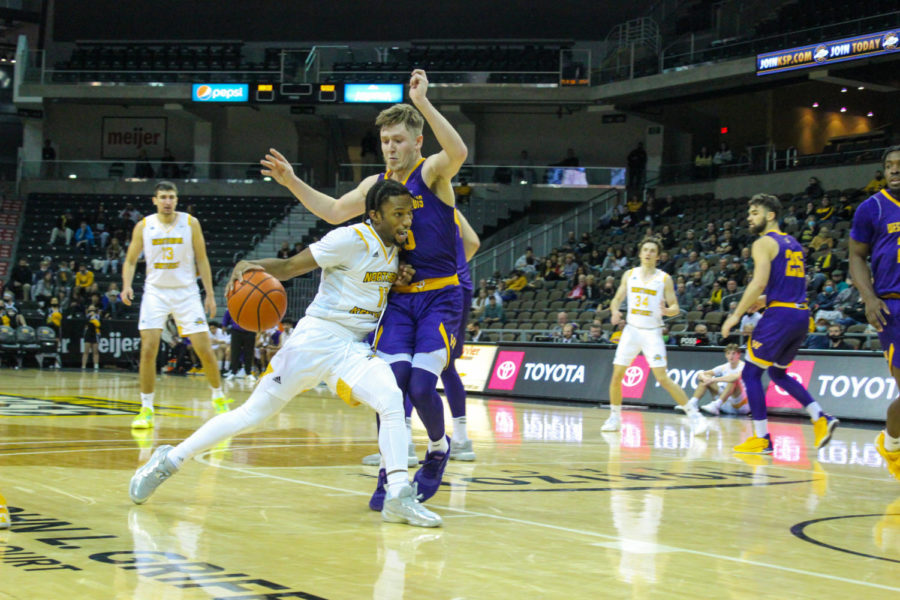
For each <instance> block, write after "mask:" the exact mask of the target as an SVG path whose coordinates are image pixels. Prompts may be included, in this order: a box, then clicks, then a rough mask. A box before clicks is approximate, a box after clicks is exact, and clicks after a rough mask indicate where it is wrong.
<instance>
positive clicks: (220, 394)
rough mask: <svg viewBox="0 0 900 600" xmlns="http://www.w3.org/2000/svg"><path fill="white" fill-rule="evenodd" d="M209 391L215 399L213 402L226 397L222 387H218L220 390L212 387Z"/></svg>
mask: <svg viewBox="0 0 900 600" xmlns="http://www.w3.org/2000/svg"><path fill="white" fill-rule="evenodd" d="M209 389H211V390H212V399H213V400H216V399H218V398H224V397H225V392H223V391H222V388H220V387H218V388H214V387H211V388H209Z"/></svg>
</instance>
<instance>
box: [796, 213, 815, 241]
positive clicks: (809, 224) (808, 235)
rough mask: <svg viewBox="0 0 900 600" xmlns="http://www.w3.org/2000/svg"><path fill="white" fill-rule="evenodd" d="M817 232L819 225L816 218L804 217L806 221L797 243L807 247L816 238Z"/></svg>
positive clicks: (811, 216)
mask: <svg viewBox="0 0 900 600" xmlns="http://www.w3.org/2000/svg"><path fill="white" fill-rule="evenodd" d="M818 231H819V225H818V222H817V221H816V217H815V215H810V216H808V217H806V221H805V222H804V224H803V229H801V230H800V236H799V237H798V238H797V241H798V242H800V244H801V245H803V246H808V245H809V243H810V242H811V241H812V240H813V238H814V237H816V233H818Z"/></svg>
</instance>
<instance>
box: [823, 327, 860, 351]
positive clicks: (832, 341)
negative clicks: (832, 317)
mask: <svg viewBox="0 0 900 600" xmlns="http://www.w3.org/2000/svg"><path fill="white" fill-rule="evenodd" d="M828 349H829V350H855V348H854V347H853V346H851V345H850V344H848V343H847V342H845V341H844V328H843V327H842V326H841V325H840V324H839V323H832V324H831V325H829V326H828Z"/></svg>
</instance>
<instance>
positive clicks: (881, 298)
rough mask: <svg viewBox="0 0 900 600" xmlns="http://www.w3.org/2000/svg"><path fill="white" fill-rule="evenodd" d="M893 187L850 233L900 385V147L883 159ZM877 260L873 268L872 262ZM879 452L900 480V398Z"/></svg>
mask: <svg viewBox="0 0 900 600" xmlns="http://www.w3.org/2000/svg"><path fill="white" fill-rule="evenodd" d="M881 162H882V164H883V166H884V176H885V179H887V187H886V188H885V189H883V190H881V191H880V192H877V193H875V194H874V195H872V196H871V197H870V198H868V199H867V200H866V201H865V202H863V203H862V204H860V205H859V208H857V209H856V213H855V214H854V215H853V227H851V229H850V256H849V258H850V276H851V278H852V279H853V285H855V286H856V287H857V289H858V290H859V295H860V298H861V299H862V301H863V302H864V303H865V306H866V319H867V320H868V322H869V324H870V325H872V327H874V328H875V329H876V330H877V331H878V339H879V340H880V341H881V348H882V350H884V355H885V358H887V361H888V368H889V369H890V370H891V375H893V377H894V379H896V380H897V382H898V385H900V352H897V348H898V347H900V254H898V250H897V248H898V245H900V146H891V147H890V148H888V149H887V150H885V152H884V155H883V156H882V157H881ZM870 254H871V260H872V268H871V270H870V269H869V265H868V263H867V262H866V261H867V259H868V258H869V255H870ZM875 448H877V449H878V453H879V454H881V457H882V458H884V461H885V463H887V467H888V470H889V471H890V473H891V474H892V475H893V476H894V477H896V478H897V479H900V398H896V399H894V401H893V402H891V404H890V405H889V406H888V409H887V417H886V419H885V425H884V431H882V432H881V433H879V434H878V436H877V437H876V438H875Z"/></svg>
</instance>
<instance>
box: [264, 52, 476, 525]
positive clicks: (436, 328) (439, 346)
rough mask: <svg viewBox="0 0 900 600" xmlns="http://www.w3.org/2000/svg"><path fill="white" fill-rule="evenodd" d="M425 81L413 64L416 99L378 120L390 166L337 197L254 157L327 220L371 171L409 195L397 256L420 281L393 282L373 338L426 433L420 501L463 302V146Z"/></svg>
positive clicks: (435, 449) (441, 442)
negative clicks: (425, 149) (459, 223)
mask: <svg viewBox="0 0 900 600" xmlns="http://www.w3.org/2000/svg"><path fill="white" fill-rule="evenodd" d="M427 89H428V78H427V77H426V75H425V72H424V71H422V70H420V69H416V70H415V71H413V73H412V76H411V78H410V82H409V97H410V100H412V102H413V104H414V105H415V108H414V107H412V106H410V105H408V104H397V105H394V106H392V107H391V108H388V109H385V110H384V111H382V112H381V113H380V114H379V115H378V118H377V119H376V120H375V125H376V126H377V127H379V128H380V133H381V150H382V154H383V155H384V160H385V164H386V167H387V170H386V171H385V172H384V173H381V174H377V175H371V176H369V177H366V178H365V179H364V180H363V181H362V182H361V183H360V184H359V186H357V187H356V188H355V189H353V190H351V191H350V192H347V193H346V194H344V195H343V196H341V197H340V198H338V199H337V200H335V199H334V198H332V197H330V196H327V195H325V194H322V193H321V192H318V191H316V190H314V189H313V188H312V187H310V186H309V185H307V184H306V183H304V182H303V181H301V180H300V179H299V178H298V177H297V176H296V175H294V171H293V168H292V167H291V165H290V163H289V162H288V161H287V160H286V159H285V158H284V156H282V155H281V154H280V153H279V152H277V151H276V150H274V149H272V150H270V152H269V154H267V155H266V157H265V158H264V159H263V160H262V161H260V162H261V164H262V165H263V170H262V173H263V174H264V175H268V176H271V177H272V178H273V179H274V180H275V181H277V182H278V183H280V184H281V185H283V186H285V187H287V188H288V189H289V190H290V191H291V192H292V193H293V194H294V196H296V197H297V199H298V200H300V202H301V203H302V204H303V205H304V206H305V207H306V208H307V209H309V211H310V212H312V213H313V214H315V215H316V216H318V217H319V218H322V219H324V220H325V221H327V222H329V223H342V222H344V221H346V220H347V219H350V218H352V217H355V216H357V215H360V214H362V213H363V209H364V206H365V203H364V200H365V196H366V192H367V191H368V190H369V188H370V187H371V186H372V185H374V184H375V183H376V182H377V181H380V180H383V179H391V180H394V181H398V182H400V183H402V184H403V185H405V186H406V187H407V189H409V191H410V192H411V193H412V195H413V208H414V210H415V218H414V219H413V224H412V229H411V230H410V232H409V236H408V239H407V241H406V243H405V244H404V246H403V249H404V250H405V253H404V256H403V258H404V259H405V260H406V262H407V263H409V265H410V266H411V267H412V268H413V269H415V272H416V275H415V276H416V278H417V281H415V282H413V283H411V284H409V285H405V286H395V287H394V288H393V292H392V293H391V295H390V298H389V299H388V306H387V308H386V309H385V313H384V318H383V320H382V324H381V326H380V327H379V328H378V330H377V331H376V333H375V344H374V345H375V348H376V350H377V353H378V356H381V357H382V358H384V360H385V361H387V362H388V363H389V364H390V365H391V369H392V370H393V371H394V376H395V377H396V379H397V384H398V385H399V386H400V389H401V390H402V391H403V392H404V393H405V394H408V395H409V398H410V400H411V401H412V404H413V406H414V407H415V409H416V411H417V412H418V414H419V418H420V419H421V420H422V423H423V424H424V425H425V429H426V432H427V434H428V440H429V442H428V451H427V452H426V454H425V460H424V461H423V462H422V467H421V468H420V469H419V470H418V471H417V472H416V475H415V481H416V484H417V486H418V492H419V496H418V497H419V499H421V500H422V501H425V500H427V499H428V498H430V497H431V496H433V495H434V494H435V492H437V490H438V488H439V487H440V484H441V479H442V477H443V473H444V469H445V467H446V466H447V460H448V458H449V454H450V451H451V448H450V444H451V441H450V438H449V436H447V435H446V430H445V425H444V407H443V403H442V402H441V399H440V396H439V395H438V393H437V391H436V389H435V385H436V383H437V378H438V377H439V376H440V374H441V372H442V371H443V370H444V369H445V368H446V367H447V365H448V364H449V362H450V355H451V352H452V350H453V347H454V345H455V342H456V331H457V330H458V327H459V319H460V317H461V316H462V312H463V307H462V303H463V290H462V288H461V286H460V285H459V275H458V274H457V266H456V244H457V242H456V237H457V235H458V233H457V231H458V230H457V227H456V223H455V219H454V213H455V204H456V199H455V194H454V192H453V187H452V185H451V180H452V178H453V176H454V175H456V173H457V171H459V168H460V167H461V166H462V164H463V161H465V159H466V156H467V155H468V150H467V148H466V144H465V142H463V140H462V138H461V137H460V135H459V133H457V132H456V130H455V129H453V126H452V125H451V124H450V122H449V121H447V119H446V118H445V117H444V116H443V115H441V113H440V112H438V110H437V109H436V108H435V107H434V106H433V105H432V104H431V102H430V100H428V98H427V96H426V92H427ZM416 109H418V110H416ZM425 122H427V123H428V125H429V126H430V127H431V130H432V132H433V133H434V136H435V138H437V141H438V143H439V144H440V146H441V151H440V152H438V153H437V154H432V155H430V156H428V157H427V158H424V157H423V156H422V142H423V137H422V129H423V126H424V124H425ZM376 500H377V499H376V498H373V501H376ZM375 507H377V504H376V505H375Z"/></svg>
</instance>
